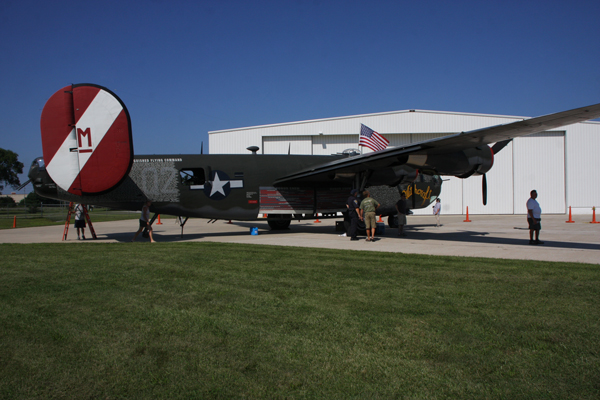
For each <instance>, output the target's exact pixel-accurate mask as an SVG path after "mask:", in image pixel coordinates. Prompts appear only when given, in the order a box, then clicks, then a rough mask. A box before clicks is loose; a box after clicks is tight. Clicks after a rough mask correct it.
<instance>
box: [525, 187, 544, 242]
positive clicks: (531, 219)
mask: <svg viewBox="0 0 600 400" xmlns="http://www.w3.org/2000/svg"><path fill="white" fill-rule="evenodd" d="M530 196H531V197H530V198H529V200H527V223H528V224H529V244H544V242H541V241H540V231H541V230H542V209H541V208H540V203H538V202H537V200H536V198H537V191H535V190H532V191H531V193H530ZM534 234H535V240H533V235H534Z"/></svg>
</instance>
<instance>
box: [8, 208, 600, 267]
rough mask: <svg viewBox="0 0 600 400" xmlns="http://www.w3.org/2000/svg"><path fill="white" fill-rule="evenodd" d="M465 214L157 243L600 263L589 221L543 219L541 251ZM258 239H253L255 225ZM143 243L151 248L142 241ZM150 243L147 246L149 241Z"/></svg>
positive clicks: (42, 238)
mask: <svg viewBox="0 0 600 400" xmlns="http://www.w3.org/2000/svg"><path fill="white" fill-rule="evenodd" d="M464 219H465V217H464V216H461V215H452V216H442V223H443V226H442V227H439V228H437V227H436V226H435V220H434V219H433V217H432V216H411V217H409V218H408V223H409V224H410V225H409V226H408V228H407V229H406V233H407V237H404V238H399V237H397V236H396V232H397V230H396V229H390V228H389V227H387V226H386V229H385V233H384V234H383V235H381V236H379V237H378V239H379V240H377V241H376V242H373V243H371V242H366V241H365V240H364V237H362V239H361V240H359V241H350V239H349V238H346V237H341V236H339V235H340V234H341V233H343V232H336V231H335V220H322V222H321V223H314V222H313V221H302V222H297V221H293V222H292V225H291V226H290V229H289V230H285V231H270V230H269V227H268V225H267V223H266V221H255V222H233V223H231V224H229V223H227V221H216V222H215V223H207V220H203V219H190V220H188V222H187V224H186V225H185V228H184V235H183V238H182V237H181V228H180V227H179V225H178V224H177V222H176V220H173V219H166V218H163V219H162V225H155V229H154V232H155V235H154V238H155V240H157V241H158V242H228V243H258V244H265V245H277V246H300V247H320V248H331V249H354V250H364V251H385V252H399V253H415V254H433V255H451V256H468V257H492V258H508V259H526V260H545V261H573V262H582V263H592V264H600V224H590V223H589V222H590V221H591V218H588V217H587V216H576V217H575V218H574V219H575V221H576V222H575V223H572V224H568V223H565V221H566V220H567V218H566V217H565V216H564V215H550V216H546V215H544V216H543V220H542V233H541V235H540V238H541V240H542V241H544V242H545V244H544V245H538V246H532V245H529V244H528V243H529V231H528V229H527V222H526V219H525V216H524V215H520V216H513V215H510V216H506V215H499V216H496V215H471V216H470V219H471V221H472V222H463V220H464ZM254 226H255V227H258V235H257V236H252V235H250V228H251V227H254ZM137 227H138V223H137V220H126V221H115V222H99V223H96V224H94V228H95V229H96V233H97V235H98V239H97V240H89V238H90V237H91V235H89V230H86V232H87V233H88V235H87V237H88V240H86V241H78V240H77V234H76V231H75V229H74V228H72V227H71V228H70V229H69V237H68V240H67V243H91V242H109V243H111V242H113V243H116V242H129V241H130V240H131V238H132V237H133V233H134V232H135V231H136V230H137ZM63 229H64V226H61V225H57V226H48V227H37V228H16V229H4V230H0V243H60V242H62V240H61V239H62V233H63ZM137 241H138V242H149V239H143V238H142V237H141V235H140V237H138V240H137ZM148 245H150V243H148Z"/></svg>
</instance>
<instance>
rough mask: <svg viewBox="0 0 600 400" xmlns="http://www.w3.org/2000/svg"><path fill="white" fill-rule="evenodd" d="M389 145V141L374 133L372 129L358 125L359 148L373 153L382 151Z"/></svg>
mask: <svg viewBox="0 0 600 400" xmlns="http://www.w3.org/2000/svg"><path fill="white" fill-rule="evenodd" d="M389 143H390V141H389V140H387V139H386V138H384V137H383V136H381V135H380V134H379V133H377V132H375V131H374V130H373V129H371V128H369V127H368V126H365V125H363V124H360V140H359V141H358V145H359V146H365V147H368V148H370V149H371V150H373V151H379V150H384V149H385V148H386V147H387V145H388V144H389Z"/></svg>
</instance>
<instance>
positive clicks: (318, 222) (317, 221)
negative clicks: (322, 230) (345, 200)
mask: <svg viewBox="0 0 600 400" xmlns="http://www.w3.org/2000/svg"><path fill="white" fill-rule="evenodd" d="M314 223H315V224H320V223H321V221H319V214H317V220H316V221H315V222H314Z"/></svg>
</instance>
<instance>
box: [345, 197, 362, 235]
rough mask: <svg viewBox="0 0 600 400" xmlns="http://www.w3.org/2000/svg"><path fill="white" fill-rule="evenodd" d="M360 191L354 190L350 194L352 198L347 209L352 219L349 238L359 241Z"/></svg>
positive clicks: (349, 198)
mask: <svg viewBox="0 0 600 400" xmlns="http://www.w3.org/2000/svg"><path fill="white" fill-rule="evenodd" d="M357 193H358V190H356V189H352V191H351V192H350V197H348V201H347V202H346V208H348V217H349V218H350V230H349V231H348V236H350V240H358V237H357V236H356V234H357V232H358V219H359V216H360V214H359V203H358V199H357V198H356V195H357Z"/></svg>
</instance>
